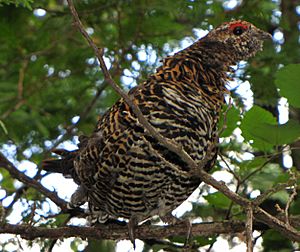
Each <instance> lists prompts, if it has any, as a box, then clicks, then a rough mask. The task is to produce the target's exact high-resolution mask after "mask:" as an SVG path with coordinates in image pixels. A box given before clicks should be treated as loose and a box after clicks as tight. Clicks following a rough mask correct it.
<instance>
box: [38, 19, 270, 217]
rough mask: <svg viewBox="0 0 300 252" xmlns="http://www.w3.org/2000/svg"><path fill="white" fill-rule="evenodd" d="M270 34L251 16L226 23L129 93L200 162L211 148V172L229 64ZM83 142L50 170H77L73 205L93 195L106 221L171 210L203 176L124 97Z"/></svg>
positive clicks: (93, 204) (96, 211)
mask: <svg viewBox="0 0 300 252" xmlns="http://www.w3.org/2000/svg"><path fill="white" fill-rule="evenodd" d="M267 38H270V35H269V34H267V33H265V32H263V31H261V30H259V29H257V28H256V27H255V26H254V25H252V24H250V23H248V22H245V21H240V20H238V21H232V22H229V23H224V24H223V25H221V26H219V27H218V28H216V29H214V30H212V31H211V32H210V33H209V34H208V35H207V36H206V37H204V38H202V39H200V40H199V41H197V42H196V43H194V44H193V45H191V46H190V47H188V48H186V49H184V50H182V51H180V52H178V53H176V54H174V55H173V56H169V57H167V58H166V59H164V60H163V62H162V66H161V67H159V68H158V69H157V71H156V73H154V74H152V75H150V76H149V78H148V79H147V80H146V81H145V82H144V83H142V84H141V85H139V86H137V87H135V88H134V89H132V90H131V91H130V92H129V94H130V97H131V98H132V100H133V102H134V103H135V104H136V105H138V106H139V108H140V109H141V111H142V113H143V115H144V116H145V117H146V119H147V120H148V121H149V122H150V124H151V125H152V126H153V127H154V128H155V129H156V130H157V131H158V132H160V133H161V134H162V135H163V136H164V137H165V138H169V139H172V140H174V141H175V142H176V143H177V144H178V145H179V146H181V147H183V148H184V150H185V151H186V152H187V153H188V154H189V155H190V156H191V157H192V158H193V159H194V160H195V161H196V162H198V163H200V162H201V160H203V159H204V158H205V157H206V155H207V152H208V150H210V152H212V155H211V159H210V160H209V161H208V162H207V164H206V166H205V169H206V170H207V171H208V170H210V169H211V168H212V166H213V165H214V163H215V160H216V156H217V146H216V141H215V140H216V139H217V137H218V129H217V123H218V121H219V113H220V110H221V107H222V105H223V103H224V94H225V93H228V90H227V89H226V87H225V85H226V82H227V81H228V79H229V77H228V72H230V71H231V69H230V66H231V65H234V64H235V63H236V62H238V61H240V60H246V59H248V58H249V57H251V56H253V55H254V54H255V53H256V52H257V51H259V50H261V48H262V40H264V39H267ZM80 141H81V144H80V147H79V150H77V151H75V152H71V153H70V154H67V153H66V152H63V153H62V154H63V156H64V158H63V159H62V160H61V161H57V160H56V161H49V160H48V161H45V162H44V169H46V170H49V171H57V170H59V168H57V166H60V169H61V171H62V173H64V174H68V173H69V174H71V175H72V177H73V178H74V180H75V181H76V182H77V183H78V184H79V185H80V189H79V190H78V191H77V192H76V193H75V194H74V195H73V197H72V200H71V205H72V206H76V205H79V204H82V203H84V202H85V201H88V203H89V207H90V210H91V214H92V215H95V216H97V217H99V219H100V221H101V220H105V219H107V218H108V217H111V218H118V217H123V218H126V219H132V218H134V219H135V220H136V222H140V221H143V220H145V219H147V218H149V217H151V216H153V215H160V216H165V215H167V214H168V213H170V212H171V211H172V210H174V209H175V208H176V207H177V206H179V205H180V204H181V203H182V202H183V201H184V200H185V199H186V198H187V197H188V196H189V195H190V194H191V193H192V192H193V191H194V190H195V189H196V188H197V187H198V186H199V184H200V182H201V181H200V179H199V178H196V177H193V176H191V175H190V174H189V167H188V166H187V165H186V164H185V163H184V162H183V161H182V160H181V159H180V158H179V157H178V155H177V154H176V153H173V152H171V151H169V150H168V149H166V148H165V147H163V146H162V145H161V144H160V143H158V142H157V141H156V140H155V139H154V138H153V137H152V136H150V135H149V134H148V133H147V132H145V130H144V128H143V127H142V125H141V124H140V123H139V122H138V120H137V118H136V116H135V115H134V113H133V112H132V111H131V109H130V108H129V106H128V105H127V104H126V103H125V102H124V100H123V99H122V98H121V99H120V100H119V101H118V102H117V103H116V104H115V105H114V106H113V107H112V108H111V109H109V110H108V111H107V112H106V113H105V114H104V116H103V117H102V118H101V120H100V121H99V122H98V124H97V127H96V130H95V132H94V134H93V135H92V136H90V137H88V138H84V139H81V140H80ZM70 157H71V158H70ZM68 158H69V159H68ZM65 159H68V160H69V161H68V162H67V163H68V165H67V164H66V161H63V160H65ZM58 162H60V164H59V163H58ZM63 166H64V168H63ZM66 167H68V168H67V169H66ZM70 167H71V168H70ZM68 169H69V170H68ZM74 171H75V172H74Z"/></svg>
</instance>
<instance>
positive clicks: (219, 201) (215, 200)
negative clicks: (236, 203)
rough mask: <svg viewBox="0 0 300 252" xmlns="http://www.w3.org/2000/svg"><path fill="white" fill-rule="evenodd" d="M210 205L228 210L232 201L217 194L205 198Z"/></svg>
mask: <svg viewBox="0 0 300 252" xmlns="http://www.w3.org/2000/svg"><path fill="white" fill-rule="evenodd" d="M204 198H205V199H206V200H207V201H208V203H209V204H211V205H214V206H215V207H217V208H222V209H228V207H229V205H230V203H231V201H230V199H228V198H227V197H226V196H225V195H224V194H222V193H220V192H215V193H211V194H208V195H207V196H204Z"/></svg>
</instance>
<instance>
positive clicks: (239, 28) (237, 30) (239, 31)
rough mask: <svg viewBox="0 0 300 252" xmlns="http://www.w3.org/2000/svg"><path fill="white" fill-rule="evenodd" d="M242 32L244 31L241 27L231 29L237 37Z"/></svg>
mask: <svg viewBox="0 0 300 252" xmlns="http://www.w3.org/2000/svg"><path fill="white" fill-rule="evenodd" d="M244 31H245V30H244V29H243V27H241V26H237V27H235V28H234V29H233V34H234V35H237V36H239V35H241V34H242V33H243V32H244Z"/></svg>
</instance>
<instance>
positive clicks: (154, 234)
mask: <svg viewBox="0 0 300 252" xmlns="http://www.w3.org/2000/svg"><path fill="white" fill-rule="evenodd" d="M192 229H193V236H212V235H215V234H233V233H239V232H243V231H244V230H245V224H244V222H242V221H224V222H212V223H200V224H193V226H192ZM0 233H2V234H4V233H9V234H17V235H20V236H21V237H22V238H24V239H27V240H33V239H35V238H49V239H60V238H62V237H64V238H67V237H81V238H82V239H85V238H92V239H107V240H120V239H128V228H127V227H126V226H121V225H118V224H110V225H98V226H96V227H79V226H66V227H58V228H47V227H34V226H29V225H12V224H4V225H2V226H1V228H0ZM178 235H179V236H180V235H181V236H185V235H186V227H185V224H184V223H183V224H177V225H174V226H155V225H141V226H139V227H137V229H136V238H138V239H141V240H143V239H161V238H162V237H164V238H171V237H174V236H178Z"/></svg>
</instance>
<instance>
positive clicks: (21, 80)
mask: <svg viewBox="0 0 300 252" xmlns="http://www.w3.org/2000/svg"><path fill="white" fill-rule="evenodd" d="M27 66H28V59H26V58H25V59H24V60H23V62H22V65H21V68H20V70H19V80H18V100H19V101H20V100H22V99H23V96H24V95H23V91H24V77H25V71H26V68H27Z"/></svg>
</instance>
